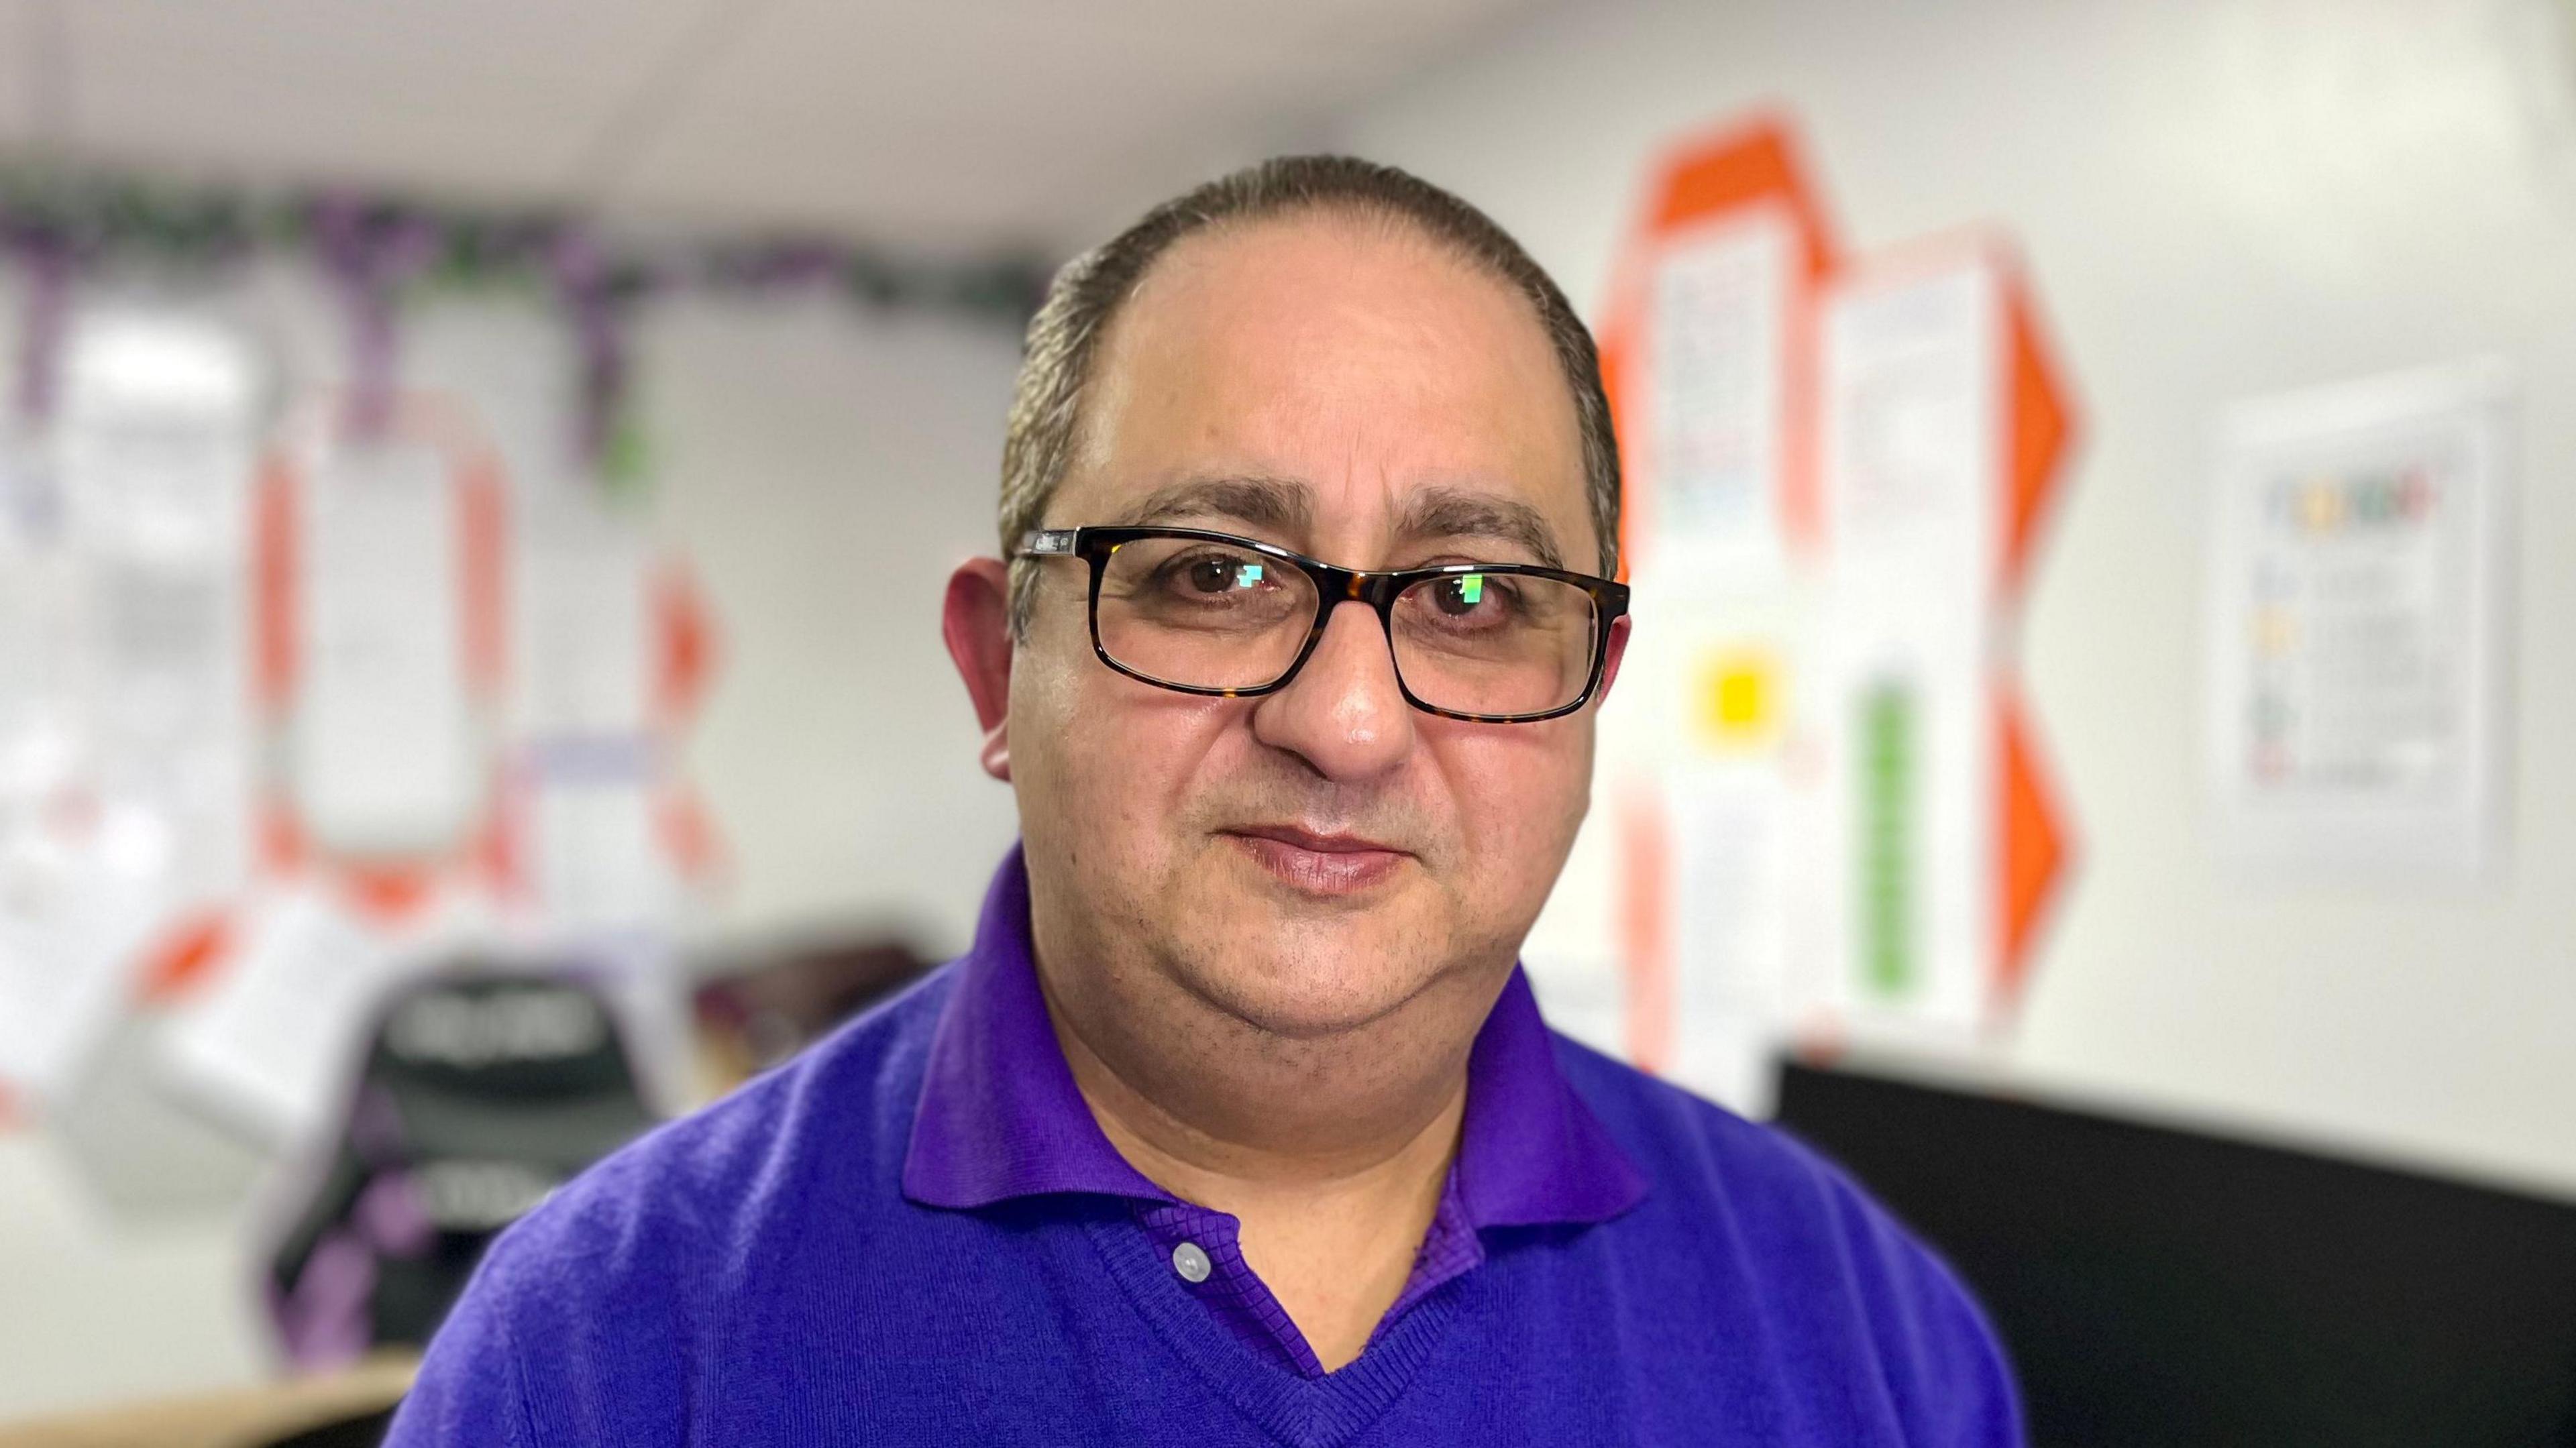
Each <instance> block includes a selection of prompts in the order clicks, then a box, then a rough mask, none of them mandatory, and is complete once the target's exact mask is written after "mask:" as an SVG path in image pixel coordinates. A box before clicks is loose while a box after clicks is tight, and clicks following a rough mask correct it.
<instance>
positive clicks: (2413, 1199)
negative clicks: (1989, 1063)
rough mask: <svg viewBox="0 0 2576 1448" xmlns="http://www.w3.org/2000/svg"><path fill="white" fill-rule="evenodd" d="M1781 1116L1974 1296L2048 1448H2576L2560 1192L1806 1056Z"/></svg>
mask: <svg viewBox="0 0 2576 1448" xmlns="http://www.w3.org/2000/svg"><path fill="white" fill-rule="evenodd" d="M2571 1109H2576V1103H2571ZM1779 1119H1780V1121H1781V1123H1782V1124H1784V1125H1786V1126H1787V1127H1789V1128H1790V1129H1791V1130H1792V1131H1794V1132H1796V1133H1797V1134H1798V1135H1799V1136H1801V1137H1803V1138H1805V1139H1806V1140H1808V1141H1810V1142H1812V1143H1813V1144H1815V1145H1816V1146H1817V1147H1818V1148H1820V1149H1821V1150H1823V1151H1824V1152H1825V1153H1826V1154H1827V1155H1828V1156H1831V1157H1833V1158H1834V1159H1835V1160H1837V1161H1839V1162H1841V1163H1842V1164H1843V1165H1844V1166H1845V1167H1846V1168H1848V1169H1849V1170H1850V1171H1851V1172H1852V1174H1853V1175H1854V1176H1856V1177H1858V1178H1859V1179H1860V1180H1861V1181H1863V1182H1864V1183H1866V1184H1867V1185H1868V1186H1869V1188H1870V1189H1871V1190H1872V1191H1873V1192H1875V1193H1876V1194H1877V1195H1878V1197H1879V1198H1880V1200H1882V1201H1884V1202H1886V1203H1887V1205H1888V1206H1889V1207H1890V1208H1891V1209H1893V1210H1894V1211H1895V1212H1896V1213H1897V1215H1899V1216H1900V1217H1902V1218H1904V1219H1905V1220H1906V1222H1907V1223H1909V1224H1910V1225H1911V1226H1913V1228H1914V1229H1915V1230H1916V1231H1917V1232H1918V1233H1919V1234H1921V1236H1922V1237H1923V1238H1924V1239H1925V1240H1926V1241H1928V1242H1929V1243H1931V1244H1932V1245H1933V1246H1934V1247H1935V1248H1937V1249H1938V1250H1939V1251H1940V1252H1941V1253H1942V1254H1943V1255H1944V1256H1946V1257H1947V1258H1948V1259H1949V1260H1950V1262H1951V1263H1952V1264H1953V1265H1954V1266H1956V1267H1957V1269H1958V1270H1959V1273H1960V1275H1961V1276H1962V1277H1964V1278H1966V1279H1967V1281H1968V1282H1969V1283H1970V1284H1971V1285H1972V1286H1973V1287H1974V1288H1975V1290H1976V1292H1977V1295H1978V1297H1979V1298H1980V1299H1981V1300H1982V1301H1983V1302H1984V1304H1985V1306H1986V1310H1987V1312H1988V1314H1989V1315H1990V1316H1991V1317H1992V1319H1993V1321H1994V1323H1995V1326H1996V1328H1997V1330H1998V1331H1999V1332H2001V1333H2002V1335H2003V1338H2004V1340H2005V1343H2006V1344H2007V1346H2008V1347H2009V1349H2010V1350H2011V1353H2012V1356H2013V1360H2014V1366H2015V1368H2016V1370H2017V1372H2018V1373H2019V1376H2020V1378H2021V1383H2022V1395H2023V1400H2024V1404H2025V1406H2026V1408H2027V1410H2028V1414H2029V1422H2030V1436H2031V1441H2032V1443H2034V1444H2035V1445H2039V1448H2055V1445H2068V1448H2072V1445H2079V1444H2080V1445H2085V1448H2127V1445H2138V1448H2145V1445H2157V1448H2164V1445H2186V1444H2188V1445H2194V1448H2198V1445H2211V1444H2260V1445H2264V1448H2295V1445H2304V1444H2317V1445H2321V1448H2322V1445H2329V1444H2330V1445H2334V1448H2358V1445H2368V1444H2390V1445H2398V1444H2404V1445H2408V1448H2416V1445H2425V1444H2439V1445H2443V1448H2486V1445H2494V1448H2507V1445H2511V1448H2534V1445H2543V1448H2546V1445H2576V1205H2570V1204H2567V1203H2562V1202H2555V1201H2548V1200H2543V1199H2541V1198H2538V1197H2533V1196H2526V1195H2521V1194H2517V1193H2514V1192H2509V1191H2499V1190H2494V1189H2491V1188H2483V1187H2477V1186H2471V1185H2467V1184H2464V1183H2461V1182H2455V1181H2442V1180H2435V1179H2432V1178H2428V1177H2423V1176H2416V1175H2411V1174H2408V1173H2404V1172H2397V1171H2390V1170H2385V1169H2381V1168H2377V1167H2370V1166H2363V1165H2359V1164H2356V1163H2353V1162H2348V1161H2339V1160H2334V1159H2331V1158H2328V1157H2323V1156H2314V1155H2309V1154H2307V1153H2304V1152H2298V1151H2287V1150H2281V1149H2279V1148H2275V1147H2266V1146H2256V1145H2252V1144H2249V1143H2246V1142H2242V1141H2230V1140H2223V1139H2220V1138H2217V1137H2212V1136H2206V1135H2201V1134H2198V1133H2194V1132H2188V1131H2176V1130H2170V1129H2165V1128H2161V1127H2154V1126H2144V1125H2139V1124H2136V1123H2133V1122H2127V1121H2119V1120H2113V1119H2110V1118H2107V1117H2103V1116H2097V1115H2092V1114H2088V1113H2085V1112H2080V1111H2071V1110H2064V1109H2060V1108H2055V1107H2049V1106H2038V1105H2033V1104H2031V1103H2029V1102H2024V1101H2014V1100H1999V1099H1994V1098H1990V1097H1985V1096H1978V1095H1972V1094H1967V1093H1964V1092H1959V1091H1950V1090H1941V1089H1936V1088H1932V1087H1928V1086H1921V1085H1911V1084H1906V1083H1901V1082H1897V1081H1893V1080H1888V1079H1884V1078H1881V1077H1876V1076H1870V1075H1863V1074H1858V1073H1853V1072H1846V1071H1838V1070H1823V1069H1816V1068H1811V1067H1805V1066H1798V1065H1791V1066H1789V1067H1787V1068H1785V1070H1784V1072H1783V1077H1782V1082H1781V1091H1780V1105H1779ZM2569 1129H2570V1130H2571V1131H2576V1115H2571V1117H2570V1128H2569Z"/></svg>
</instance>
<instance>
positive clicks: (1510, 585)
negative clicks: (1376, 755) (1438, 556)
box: [1390, 573, 1598, 715]
mask: <svg viewBox="0 0 2576 1448" xmlns="http://www.w3.org/2000/svg"><path fill="white" fill-rule="evenodd" d="M1390 632H1391V633H1392V635H1393V637H1394V642H1395V668H1396V672H1397V673H1398V674H1400V675H1402V676H1403V678H1404V686H1405V687H1406V688H1408V689H1410V690H1412V691H1413V696H1414V697H1415V698H1417V699H1420V700H1421V701H1422V702H1423V703H1425V704H1428V705H1430V706H1431V707H1433V708H1435V709H1447V710H1450V711H1451V712H1453V713H1459V714H1491V715H1513V714H1544V713H1547V712H1548V711H1549V710H1551V709H1562V708H1564V707H1565V706H1566V705H1568V704H1571V703H1573V702H1574V701H1575V700H1576V699H1577V698H1578V697H1580V696H1581V695H1582V693H1583V686H1584V684H1585V682H1587V681H1588V680H1589V679H1590V678H1591V677H1592V650H1593V641H1594V639H1595V638H1596V637H1597V635H1598V630H1597V629H1596V627H1595V626H1594V623H1593V612H1592V595H1591V594H1589V593H1587V592H1585V591H1584V590H1583V589H1580V588H1577V587H1575V586H1574V585H1573V584H1571V583H1561V582H1559V581H1557V580H1556V579H1553V578H1532V577H1529V576H1527V575H1524V574H1515V573H1450V574H1444V575H1442V576H1441V577H1438V578H1434V579H1428V580H1426V581H1424V582H1421V583H1417V584H1415V585H1413V586H1412V587H1411V588H1408V589H1406V590H1405V591H1404V592H1403V593H1401V594H1399V595H1397V596H1396V600H1395V614H1394V618H1393V620H1392V628H1391V630H1390Z"/></svg>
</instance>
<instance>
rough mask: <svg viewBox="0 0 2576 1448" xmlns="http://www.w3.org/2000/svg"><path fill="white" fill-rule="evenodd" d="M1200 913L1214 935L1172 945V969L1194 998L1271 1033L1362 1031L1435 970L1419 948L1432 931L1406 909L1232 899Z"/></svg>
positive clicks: (1430, 954)
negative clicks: (1218, 923)
mask: <svg viewBox="0 0 2576 1448" xmlns="http://www.w3.org/2000/svg"><path fill="white" fill-rule="evenodd" d="M1227 893H1232V892H1227ZM1206 918H1208V919H1211V920H1222V921H1224V922H1225V924H1224V926H1223V927H1222V928H1221V929H1220V930H1219V931H1218V932H1217V934H1216V935H1215V936H1214V937H1213V938H1208V939H1199V940H1182V941H1177V942H1174V949H1173V951H1172V956H1173V961H1174V965H1175V966H1176V967H1177V969H1178V972H1179V973H1180V974H1181V975H1182V977H1183V978H1184V980H1185V982H1186V984H1187V985H1188V987H1189V989H1190V990H1191V991H1192V993H1193V994H1196V995H1198V996H1200V997H1201V998H1203V999H1204V1000H1206V1001H1207V1002H1208V1003H1209V1004H1211V1005H1213V1006H1215V1007H1216V1008H1217V1009H1219V1010H1221V1011H1223V1012H1225V1013H1226V1014H1228V1015H1230V1016H1233V1017H1235V1018H1236V1019H1238V1020H1241V1021H1243V1022H1244V1023H1245V1024H1247V1025H1250V1026H1252V1027H1254V1028H1256V1029H1258V1030H1261V1031H1263V1032H1266V1033H1268V1034H1271V1035H1277V1036H1286V1037H1294V1038H1311V1037H1319V1036H1331V1035H1336V1034H1340V1033H1343V1032H1347V1031H1355V1030H1359V1029H1361V1028H1363V1027H1365V1026H1368V1025H1369V1024H1371V1023H1372V1022H1375V1021H1377V1020H1379V1019H1381V1018H1383V1017H1384V1016H1386V1015H1388V1014H1390V1013H1392V1012H1394V1011H1396V1010H1399V1009H1401V1008H1402V1007H1403V1006H1404V1004H1405V1003H1406V1002H1407V1001H1409V1000H1411V999H1413V998H1414V997H1415V996H1416V995H1418V994H1419V993H1420V992H1421V991H1422V990H1423V988H1424V987H1425V986H1426V985H1427V984H1428V983H1429V982H1430V981H1431V980H1432V978H1434V977H1435V976H1437V975H1438V974H1439V972H1440V969H1441V964H1442V962H1441V961H1440V960H1439V959H1437V956H1438V952H1437V951H1436V950H1426V948H1425V947H1426V946H1427V945H1429V944H1430V943H1431V942H1433V941H1434V940H1436V939H1437V938H1438V935H1439V932H1438V931H1436V930H1431V929H1425V928H1423V926H1422V923H1421V922H1419V921H1417V920H1415V919H1413V918H1411V912H1404V911H1388V910H1380V911H1370V912H1367V913H1365V914H1361V913H1354V912H1351V911H1349V910H1347V909H1346V908H1344V909H1333V908H1325V909H1321V910H1319V909H1317V908H1316V907H1314V906H1312V905H1307V904H1301V903H1300V902H1296V901H1280V900H1276V899H1267V900H1265V899H1260V898H1237V899H1232V900H1227V901H1224V902H1223V903H1222V904H1221V905H1219V906H1217V907H1216V908H1213V909H1211V911H1210V913H1209V915H1208V916H1207V917H1206Z"/></svg>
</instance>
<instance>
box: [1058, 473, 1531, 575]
mask: <svg viewBox="0 0 2576 1448" xmlns="http://www.w3.org/2000/svg"><path fill="white" fill-rule="evenodd" d="M1330 507H1331V505H1330V504H1327V503H1323V502H1319V500H1318V499H1317V497H1316V493H1315V489H1314V488H1312V487H1310V486H1308V485H1307V484H1306V483H1305V482H1304V481H1302V480H1300V479H1297V478H1285V477H1270V476H1259V475H1237V476H1215V477H1201V478H1190V479H1187V480H1184V481H1181V482H1176V483H1169V484H1166V485H1164V486H1162V487H1159V488H1155V489H1153V490H1152V491H1150V492H1147V493H1145V494H1143V495H1142V496H1140V497H1137V498H1135V499H1133V500H1132V502H1129V503H1128V504H1126V505H1125V506H1124V507H1122V508H1121V509H1120V510H1119V511H1118V513H1117V514H1116V516H1115V517H1113V518H1109V519H1105V520H1103V521H1109V522H1117V523H1124V524H1129V525H1140V526H1141V525H1148V524H1156V523H1190V524H1203V523H1210V522H1215V523H1227V524H1239V525H1242V526H1246V527H1249V528H1251V529H1253V530H1254V531H1256V532H1262V533H1268V534H1271V535H1274V536H1277V537H1283V538H1291V539H1298V540H1305V539H1310V538H1312V537H1314V536H1315V535H1316V534H1317V533H1318V531H1319V529H1318V522H1319V518H1321V517H1322V515H1325V514H1327V513H1328V512H1329V511H1330ZM1382 522H1383V524H1384V527H1385V531H1386V532H1387V533H1388V534H1389V535H1390V537H1391V539H1392V541H1395V542H1397V543H1407V542H1422V543H1428V542H1435V541H1441V540H1466V539H1476V540H1482V541H1484V542H1487V543H1493V544H1501V545H1506V546H1507V547H1508V548H1509V549H1510V550H1511V551H1514V552H1517V553H1520V554H1523V555H1525V556H1526V557H1528V558H1529V559H1530V560H1532V561H1535V562H1538V563H1543V564H1545V565H1547V566H1548V567H1550V568H1562V567H1564V566H1565V549H1564V546H1563V544H1562V543H1561V542H1560V540H1559V537H1558V533H1557V529H1556V527H1555V525H1554V524H1553V523H1552V522H1551V521H1550V520H1549V518H1548V516H1547V515H1546V514H1545V513H1544V512H1542V511H1541V510H1539V509H1538V508H1536V507H1533V506H1531V505H1530V504H1529V503H1527V502H1524V501H1522V500H1521V499H1519V498H1516V497H1514V496H1512V494H1511V492H1510V490H1508V489H1504V488H1495V487H1484V486H1478V485H1476V484H1472V483H1470V484H1465V485H1453V484H1444V483H1436V482H1434V483H1425V484H1421V485H1419V486H1416V487H1412V488H1408V489H1406V490H1404V491H1403V492H1401V493H1400V494H1398V495H1396V496H1394V497H1392V498H1390V499H1389V500H1388V505H1387V507H1386V508H1385V510H1384V516H1383V519H1382Z"/></svg>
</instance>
